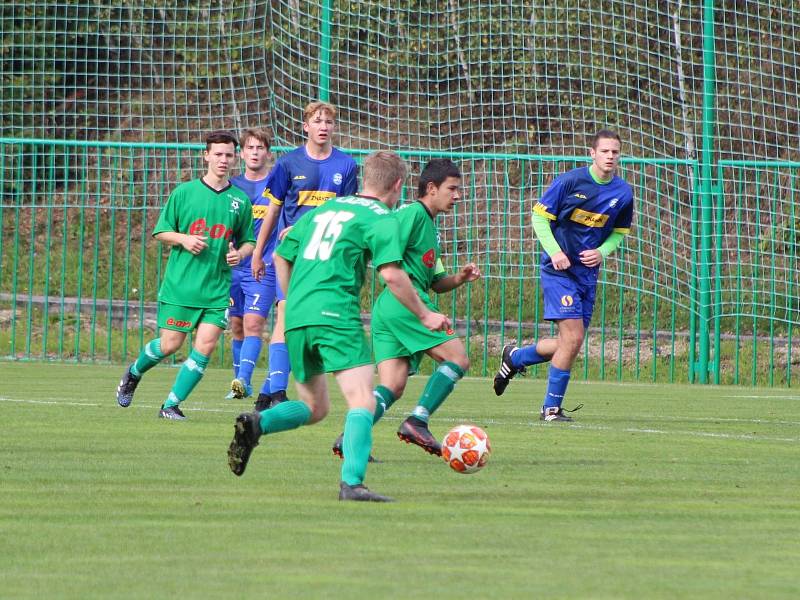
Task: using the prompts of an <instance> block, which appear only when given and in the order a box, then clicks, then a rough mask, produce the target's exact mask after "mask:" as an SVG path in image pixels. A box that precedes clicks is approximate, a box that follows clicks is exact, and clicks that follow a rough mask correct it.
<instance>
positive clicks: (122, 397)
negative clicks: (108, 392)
mask: <svg viewBox="0 0 800 600" xmlns="http://www.w3.org/2000/svg"><path fill="white" fill-rule="evenodd" d="M141 380H142V378H141V377H136V375H134V374H133V373H131V368H130V367H128V370H127V371H125V375H123V376H122V379H121V380H120V382H119V385H118V386H117V404H119V405H120V406H121V407H122V408H127V407H129V406H130V405H131V402H133V393H134V392H135V391H136V386H137V385H139V382H140V381H141Z"/></svg>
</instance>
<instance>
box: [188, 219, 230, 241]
mask: <svg viewBox="0 0 800 600" xmlns="http://www.w3.org/2000/svg"><path fill="white" fill-rule="evenodd" d="M189 235H208V237H210V238H211V239H212V240H218V239H219V238H221V237H224V238H225V239H226V240H230V239H231V238H233V230H232V229H228V228H227V227H225V225H224V224H223V223H216V224H214V225H212V226H211V227H208V225H207V223H206V220H205V219H202V218H201V219H197V220H196V221H195V222H194V223H192V224H191V225H189Z"/></svg>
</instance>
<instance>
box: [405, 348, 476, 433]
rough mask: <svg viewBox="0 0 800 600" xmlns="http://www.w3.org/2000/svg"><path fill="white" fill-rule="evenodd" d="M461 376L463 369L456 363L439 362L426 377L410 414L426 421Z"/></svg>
mask: <svg viewBox="0 0 800 600" xmlns="http://www.w3.org/2000/svg"><path fill="white" fill-rule="evenodd" d="M463 376H464V371H462V370H461V367H459V366H458V365H457V364H455V363H451V362H448V361H444V362H443V363H441V364H440V365H439V367H438V368H437V369H436V371H434V373H433V375H431V377H430V379H428V383H427V384H426V385H425V389H424V390H423V391H422V396H420V398H419V402H418V403H417V406H416V408H415V409H414V411H413V412H412V413H411V414H413V415H414V416H415V417H417V418H418V419H419V420H421V421H425V422H426V423H427V422H428V417H429V416H430V415H432V414H433V413H435V412H436V409H438V408H439V407H440V406H441V405H442V402H444V400H445V398H447V396H448V395H450V392H452V391H453V388H454V387H455V385H456V382H457V381H458V380H459V379H461V378H462V377H463Z"/></svg>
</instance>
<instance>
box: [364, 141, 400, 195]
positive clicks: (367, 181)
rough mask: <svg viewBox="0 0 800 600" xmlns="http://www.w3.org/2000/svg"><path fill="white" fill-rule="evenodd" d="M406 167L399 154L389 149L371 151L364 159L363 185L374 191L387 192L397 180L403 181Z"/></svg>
mask: <svg viewBox="0 0 800 600" xmlns="http://www.w3.org/2000/svg"><path fill="white" fill-rule="evenodd" d="M406 175H408V167H407V166H406V163H405V161H404V160H403V159H402V158H400V156H399V155H398V154H396V153H394V152H391V151H390V150H379V151H378V152H373V153H372V154H370V155H369V156H367V158H365V159H364V187H367V188H372V189H373V190H375V191H376V192H388V191H390V190H391V189H392V187H393V186H394V184H395V183H397V180H398V179H399V180H400V181H401V182H402V181H405V179H406Z"/></svg>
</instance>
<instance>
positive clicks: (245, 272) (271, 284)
mask: <svg viewBox="0 0 800 600" xmlns="http://www.w3.org/2000/svg"><path fill="white" fill-rule="evenodd" d="M279 287H280V286H278V283H277V281H276V278H275V269H273V268H272V265H270V266H268V267H267V271H266V273H265V274H264V277H262V278H261V281H256V280H255V279H254V278H253V274H252V273H251V272H250V270H249V269H231V299H230V307H229V308H228V316H229V317H240V318H241V317H243V316H244V315H245V314H247V313H251V314H256V315H259V316H261V317H263V318H265V319H266V318H267V315H269V309H270V308H272V305H273V304H274V303H275V302H277V300H278V293H277V292H278V290H279ZM282 296H283V294H281V299H282Z"/></svg>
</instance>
